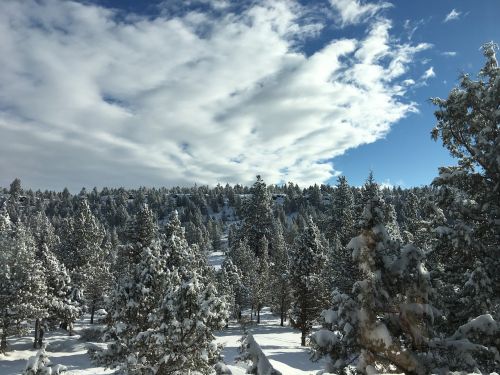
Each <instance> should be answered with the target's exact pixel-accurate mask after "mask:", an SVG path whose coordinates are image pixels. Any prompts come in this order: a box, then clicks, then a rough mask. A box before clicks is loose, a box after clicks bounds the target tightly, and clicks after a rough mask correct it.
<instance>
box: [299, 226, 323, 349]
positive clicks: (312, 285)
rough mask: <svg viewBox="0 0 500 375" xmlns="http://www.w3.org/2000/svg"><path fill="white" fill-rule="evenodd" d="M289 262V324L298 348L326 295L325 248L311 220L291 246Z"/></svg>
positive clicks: (317, 316) (318, 313)
mask: <svg viewBox="0 0 500 375" xmlns="http://www.w3.org/2000/svg"><path fill="white" fill-rule="evenodd" d="M290 258H291V259H290V270H291V282H292V287H293V292H292V293H293V301H292V307H291V309H290V321H291V322H292V325H293V326H294V327H295V328H298V329H300V331H301V333H302V336H301V345H302V346H305V344H306V336H307V335H308V334H309V332H310V331H311V329H312V326H313V322H314V321H315V320H316V319H317V318H319V315H320V312H321V310H322V309H323V308H324V305H325V295H326V293H327V288H326V283H325V281H324V280H323V279H322V275H323V267H324V264H325V261H326V256H325V246H324V244H323V243H322V241H321V239H320V233H319V230H318V227H317V226H316V224H314V222H313V221H312V218H311V217H310V216H309V217H308V218H307V222H306V226H305V227H304V229H303V230H302V233H300V235H299V237H298V238H297V239H296V241H295V243H294V246H293V250H292V253H291V257H290Z"/></svg>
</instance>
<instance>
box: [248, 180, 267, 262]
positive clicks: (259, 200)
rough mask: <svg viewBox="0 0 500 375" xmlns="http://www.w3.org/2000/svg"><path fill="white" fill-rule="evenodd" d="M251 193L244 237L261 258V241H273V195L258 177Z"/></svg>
mask: <svg viewBox="0 0 500 375" xmlns="http://www.w3.org/2000/svg"><path fill="white" fill-rule="evenodd" d="M250 192H251V196H250V198H249V199H248V200H247V201H245V206H244V210H243V225H242V228H241V229H242V237H243V236H244V237H246V239H247V240H248V246H250V249H252V251H253V252H254V254H255V255H257V256H260V253H259V241H260V239H261V238H262V237H266V239H267V240H268V241H271V239H272V227H273V225H272V224H273V211H272V207H271V195H270V194H269V191H268V190H267V186H266V184H265V182H264V181H263V180H262V178H261V177H260V176H257V181H255V183H254V184H253V186H252V188H251V189H250ZM271 250H272V249H271ZM270 254H271V255H272V251H270Z"/></svg>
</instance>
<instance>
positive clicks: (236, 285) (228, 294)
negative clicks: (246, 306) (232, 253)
mask: <svg viewBox="0 0 500 375" xmlns="http://www.w3.org/2000/svg"><path fill="white" fill-rule="evenodd" d="M242 277H243V276H242V274H241V271H240V270H239V269H238V267H236V265H235V264H234V263H233V261H232V260H231V258H230V257H226V258H225V259H224V261H223V262H222V265H221V269H220V272H219V273H218V287H217V290H218V291H219V295H220V296H221V297H225V298H226V301H227V304H228V310H229V311H230V317H231V318H237V319H239V318H241V316H240V314H241V306H242V305H243V303H244V299H243V297H244V295H243V285H242V281H241V280H242Z"/></svg>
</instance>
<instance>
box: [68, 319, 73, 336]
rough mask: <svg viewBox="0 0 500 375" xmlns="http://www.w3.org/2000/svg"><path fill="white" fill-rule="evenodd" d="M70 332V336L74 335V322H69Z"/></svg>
mask: <svg viewBox="0 0 500 375" xmlns="http://www.w3.org/2000/svg"><path fill="white" fill-rule="evenodd" d="M68 332H69V335H70V336H73V322H69V323H68Z"/></svg>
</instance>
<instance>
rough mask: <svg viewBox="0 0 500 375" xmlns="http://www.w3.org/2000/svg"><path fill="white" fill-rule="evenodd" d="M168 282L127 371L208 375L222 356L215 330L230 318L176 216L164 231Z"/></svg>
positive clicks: (136, 343) (174, 215)
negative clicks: (204, 374)
mask: <svg viewBox="0 0 500 375" xmlns="http://www.w3.org/2000/svg"><path fill="white" fill-rule="evenodd" d="M165 232H166V236H167V238H166V244H165V248H166V251H165V254H166V256H167V259H166V283H165V286H164V288H163V289H162V292H163V293H162V294H163V299H162V301H161V305H160V306H159V308H157V309H155V311H154V313H153V314H151V316H150V318H149V327H148V329H147V330H144V331H143V332H141V333H140V334H138V335H137V336H136V338H135V339H134V345H135V347H136V348H137V351H136V352H135V353H132V354H131V355H130V356H129V361H128V363H129V367H130V368H132V369H133V370H134V371H138V372H139V373H147V372H153V373H157V374H178V375H181V374H186V373H190V371H198V372H201V373H207V374H208V373H210V372H211V371H212V368H213V366H214V365H215V363H216V362H217V360H218V358H219V348H218V347H217V345H216V344H215V343H214V339H215V337H214V335H213V332H214V331H215V330H218V329H222V328H223V327H224V325H225V324H226V320H227V317H228V310H227V305H226V303H225V299H224V298H222V297H220V296H219V295H218V292H217V289H216V288H215V285H214V284H213V283H212V282H211V281H210V280H208V279H207V278H206V277H204V276H203V274H202V270H201V269H200V268H199V267H197V263H196V261H195V257H196V253H195V252H193V251H192V249H191V247H190V246H189V245H188V243H187V241H186V239H185V236H184V231H183V228H182V227H181V226H180V222H179V220H178V217H177V213H176V212H174V214H173V215H172V216H171V218H170V221H169V223H168V225H167V228H166V231H165Z"/></svg>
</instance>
